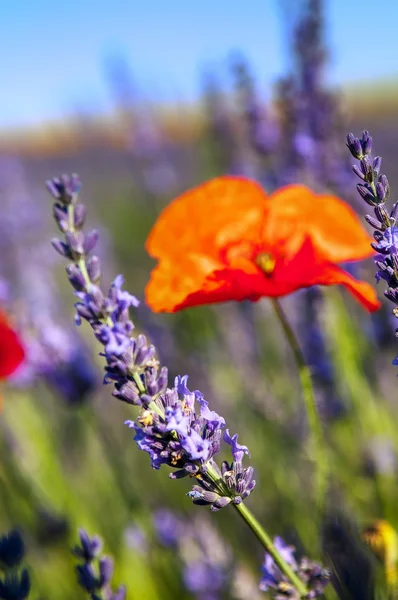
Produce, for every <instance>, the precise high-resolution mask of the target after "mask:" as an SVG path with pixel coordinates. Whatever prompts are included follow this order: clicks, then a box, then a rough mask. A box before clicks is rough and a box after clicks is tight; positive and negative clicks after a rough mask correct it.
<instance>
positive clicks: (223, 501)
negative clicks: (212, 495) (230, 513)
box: [210, 496, 231, 512]
mask: <svg viewBox="0 0 398 600" xmlns="http://www.w3.org/2000/svg"><path fill="white" fill-rule="evenodd" d="M230 503H231V498H228V497H227V496H221V497H220V498H217V500H216V501H215V502H214V504H213V506H211V507H210V510H211V511H212V512H217V511H218V510H220V509H221V508H224V507H225V506H228V504H230Z"/></svg>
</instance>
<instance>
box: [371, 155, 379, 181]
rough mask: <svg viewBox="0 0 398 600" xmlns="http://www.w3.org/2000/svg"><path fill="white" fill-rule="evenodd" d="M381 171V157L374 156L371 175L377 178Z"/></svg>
mask: <svg viewBox="0 0 398 600" xmlns="http://www.w3.org/2000/svg"><path fill="white" fill-rule="evenodd" d="M380 169H381V156H375V158H374V159H373V173H374V174H375V177H378V176H379V174H380Z"/></svg>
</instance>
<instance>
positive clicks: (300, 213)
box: [263, 185, 375, 263]
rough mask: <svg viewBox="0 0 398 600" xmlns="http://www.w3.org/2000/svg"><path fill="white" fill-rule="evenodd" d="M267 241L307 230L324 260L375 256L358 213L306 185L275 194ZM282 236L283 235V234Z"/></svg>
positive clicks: (288, 187)
mask: <svg viewBox="0 0 398 600" xmlns="http://www.w3.org/2000/svg"><path fill="white" fill-rule="evenodd" d="M268 201H269V202H270V203H271V204H272V207H271V211H270V215H269V216H268V218H267V223H266V229H265V232H264V234H263V235H264V237H265V238H266V239H268V240H269V239H270V237H272V234H273V232H275V234H274V235H278V231H279V230H278V227H277V224H278V223H283V227H284V229H285V230H286V229H288V228H289V226H290V228H291V231H292V233H293V231H294V230H296V229H298V230H300V229H304V230H305V233H306V235H308V236H309V237H310V238H311V240H312V242H313V244H314V247H316V248H317V250H318V251H319V252H320V253H321V255H322V256H323V258H324V259H325V260H327V261H329V262H332V263H342V262H347V261H355V260H361V259H363V258H367V257H369V256H373V255H374V253H375V252H374V250H373V249H372V248H371V246H370V243H371V242H372V241H373V238H372V237H371V236H369V235H368V233H367V232H366V230H365V229H364V227H363V226H362V224H361V221H360V219H359V217H358V215H357V214H356V213H355V211H354V210H353V209H352V208H351V207H350V206H349V205H348V204H347V203H346V202H344V201H343V200H340V199H339V198H337V197H336V196H332V195H325V194H324V195H322V194H321V195H318V194H315V193H314V192H312V191H311V190H310V189H309V188H307V187H306V186H304V185H288V186H285V187H283V188H281V189H279V190H277V191H276V192H274V193H273V194H272V195H271V196H270V197H269V200H268ZM279 235H281V232H280V231H279Z"/></svg>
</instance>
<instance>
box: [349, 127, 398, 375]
mask: <svg viewBox="0 0 398 600" xmlns="http://www.w3.org/2000/svg"><path fill="white" fill-rule="evenodd" d="M347 147H348V149H349V151H350V152H351V154H352V156H353V157H354V158H356V159H357V160H358V161H359V167H358V166H357V165H354V166H353V171H354V173H355V174H356V175H357V176H358V177H359V178H360V179H361V181H362V182H363V183H358V184H357V190H358V192H359V194H360V196H361V197H362V198H363V199H364V200H365V202H366V203H367V204H368V205H369V206H371V207H372V208H373V210H374V215H375V216H374V217H373V216H372V215H366V217H365V219H366V221H367V222H368V223H369V225H370V226H371V227H373V229H374V230H375V231H374V234H373V237H374V239H375V241H374V242H373V243H372V247H373V248H374V249H375V250H376V251H377V252H379V254H378V255H377V256H375V259H374V260H375V263H376V266H377V269H378V270H377V272H376V281H377V283H379V282H380V281H381V280H382V279H383V280H384V281H386V283H387V290H386V291H385V292H384V295H385V296H386V298H388V299H389V300H390V301H391V302H393V303H394V304H395V305H396V307H395V308H394V310H393V314H394V315H395V316H398V227H397V217H398V202H395V203H394V204H393V206H392V209H391V211H390V212H388V211H387V208H386V202H387V200H388V198H389V195H390V185H389V183H388V179H387V177H386V176H385V175H384V174H382V173H380V169H381V157H380V156H376V157H375V158H372V156H371V151H372V138H371V136H370V134H369V131H363V132H362V137H361V138H357V137H355V136H354V134H353V133H349V134H348V135H347ZM395 334H396V335H397V336H398V329H396V331H395ZM393 364H394V365H396V364H398V357H397V358H396V359H395V360H394V362H393Z"/></svg>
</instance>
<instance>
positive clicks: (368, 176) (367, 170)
mask: <svg viewBox="0 0 398 600" xmlns="http://www.w3.org/2000/svg"><path fill="white" fill-rule="evenodd" d="M360 164H361V170H362V173H363V174H364V179H365V181H367V182H368V183H372V181H373V180H374V173H373V169H372V165H371V164H370V160H369V158H368V157H367V156H364V157H363V159H362V160H361V163H360Z"/></svg>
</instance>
